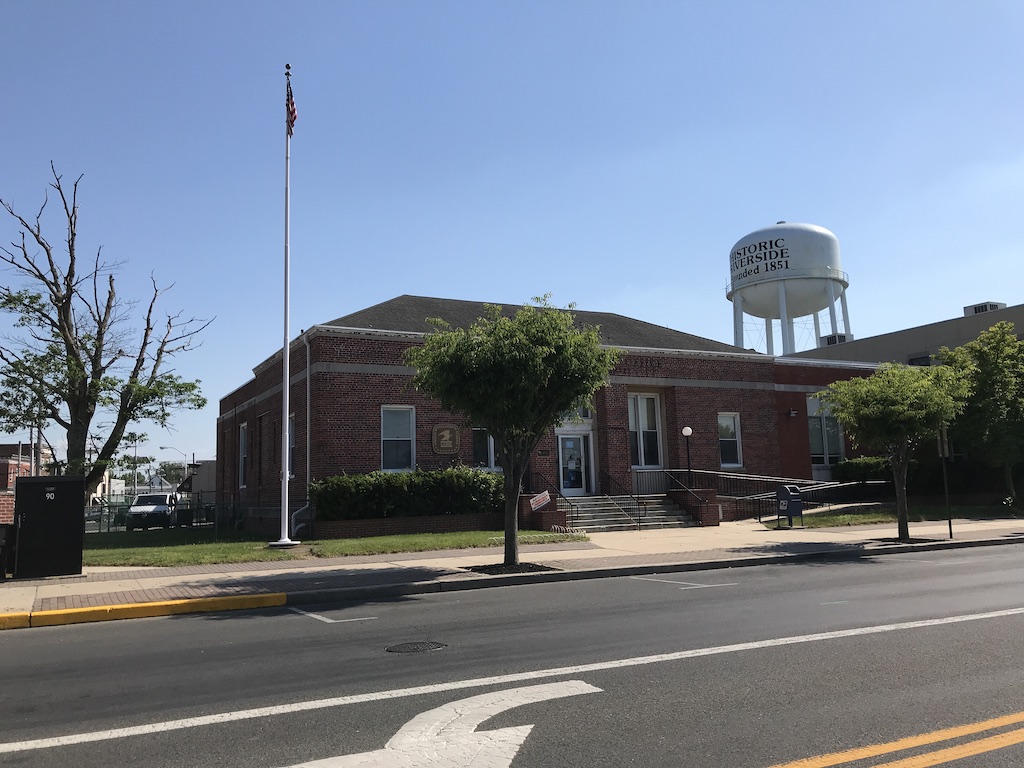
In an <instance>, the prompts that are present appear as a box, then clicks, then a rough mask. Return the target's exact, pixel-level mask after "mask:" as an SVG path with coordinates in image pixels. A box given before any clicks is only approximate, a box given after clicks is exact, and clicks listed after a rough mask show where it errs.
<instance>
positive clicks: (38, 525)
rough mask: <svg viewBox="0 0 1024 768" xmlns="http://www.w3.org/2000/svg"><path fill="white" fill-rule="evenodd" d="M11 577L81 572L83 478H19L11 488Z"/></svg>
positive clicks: (64, 574)
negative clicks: (13, 541) (13, 542)
mask: <svg viewBox="0 0 1024 768" xmlns="http://www.w3.org/2000/svg"><path fill="white" fill-rule="evenodd" d="M14 524H15V526H17V529H18V531H17V547H16V549H15V552H14V568H13V572H14V578H16V579H38V578H42V577H44V576H69V575H73V574H80V573H81V572H82V549H83V545H84V543H85V478H84V477H69V476H64V477H19V478H18V479H17V481H16V482H15V485H14Z"/></svg>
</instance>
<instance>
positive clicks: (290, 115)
mask: <svg viewBox="0 0 1024 768" xmlns="http://www.w3.org/2000/svg"><path fill="white" fill-rule="evenodd" d="M284 69H285V72H284V76H285V78H286V82H287V83H288V88H287V95H286V97H285V132H284V133H285V136H284V346H283V347H282V348H281V538H280V539H279V540H278V541H272V542H271V543H270V545H271V546H277V547H290V546H294V545H295V544H298V543H299V542H297V541H292V540H291V539H290V538H289V537H288V533H289V531H288V528H289V526H288V446H289V443H290V441H289V437H290V435H289V430H288V412H289V410H290V403H289V397H288V396H289V390H290V383H291V381H290V380H291V370H290V367H291V366H290V362H291V360H290V358H291V354H290V352H291V350H290V349H289V341H290V336H291V334H290V333H289V329H288V311H289V307H288V297H289V276H290V272H291V269H290V265H289V252H288V251H289V237H290V232H289V227H290V206H291V184H290V175H291V159H292V123H293V122H294V102H293V101H292V81H291V77H292V72H291V69H292V66H291V64H285V65H284Z"/></svg>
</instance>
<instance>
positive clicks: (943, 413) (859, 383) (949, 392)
mask: <svg viewBox="0 0 1024 768" xmlns="http://www.w3.org/2000/svg"><path fill="white" fill-rule="evenodd" d="M969 391H970V390H969V385H968V384H967V382H966V380H965V379H964V377H963V376H962V375H961V374H960V373H959V372H958V371H954V370H953V369H951V368H947V367H945V366H936V367H931V368H919V367H912V366H906V365H898V364H895V363H888V364H885V365H881V366H879V367H878V369H877V370H876V371H875V372H874V373H873V374H871V376H868V377H867V378H857V379H849V380H847V381H837V382H834V383H832V384H830V385H829V387H828V389H825V390H823V391H821V392H819V393H818V397H819V398H820V399H821V400H822V401H823V402H825V403H826V404H827V405H828V407H829V408H830V409H831V411H832V414H833V415H834V416H835V417H836V419H837V420H838V421H839V423H840V424H842V425H843V428H844V429H845V430H846V433H847V435H849V437H850V440H851V441H852V442H853V443H854V445H856V446H859V447H862V448H865V449H867V450H870V451H875V452H877V453H879V454H881V455H882V456H885V457H886V458H887V459H888V461H889V465H890V466H891V467H892V475H893V483H894V485H895V488H896V520H897V525H898V528H899V540H900V541H910V523H909V519H908V515H907V469H908V467H909V466H910V457H911V455H912V454H913V451H914V449H915V448H916V447H917V446H918V445H920V444H921V442H922V441H924V440H926V439H935V436H936V434H938V432H939V430H940V429H941V428H942V427H944V426H947V425H948V424H949V423H950V422H951V421H952V420H953V419H954V418H956V416H957V415H958V414H959V413H960V412H961V411H963V408H964V400H965V398H966V397H967V395H968V393H969Z"/></svg>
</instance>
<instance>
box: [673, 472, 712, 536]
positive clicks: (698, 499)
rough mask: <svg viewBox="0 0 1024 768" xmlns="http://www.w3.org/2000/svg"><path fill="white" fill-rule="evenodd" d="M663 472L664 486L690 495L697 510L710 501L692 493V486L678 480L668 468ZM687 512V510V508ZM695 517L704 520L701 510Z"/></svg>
mask: <svg viewBox="0 0 1024 768" xmlns="http://www.w3.org/2000/svg"><path fill="white" fill-rule="evenodd" d="M663 472H664V474H665V477H666V479H667V482H666V483H665V485H666V487H667V488H668V489H669V490H676V489H678V490H681V491H684V492H685V493H686V494H687V496H690V497H692V498H693V500H694V503H696V504H697V507H698V509H699V510H702V509H703V508H704V507H706V506H707V505H708V504H709V503H710V502H709V501H708V500H707V499H703V498H701V497H700V496H698V495H697V494H696V493H694V492H693V489H692V488H689V487H688V486H686V485H684V484H683V483H682V482H681V481H680V480H678V479H677V478H676V476H675V475H674V474H673V473H672V472H671V471H670V470H663ZM687 512H689V510H687ZM697 517H698V521H703V520H704V515H703V514H702V513H701V512H698V513H697ZM701 524H703V523H702V522H701Z"/></svg>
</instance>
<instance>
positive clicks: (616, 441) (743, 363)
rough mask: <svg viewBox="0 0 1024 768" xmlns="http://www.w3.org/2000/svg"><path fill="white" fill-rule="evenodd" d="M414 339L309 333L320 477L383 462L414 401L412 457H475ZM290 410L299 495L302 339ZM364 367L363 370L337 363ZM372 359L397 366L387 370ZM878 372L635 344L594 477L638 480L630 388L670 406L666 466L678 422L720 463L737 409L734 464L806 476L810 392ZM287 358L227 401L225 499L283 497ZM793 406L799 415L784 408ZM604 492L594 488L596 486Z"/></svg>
mask: <svg viewBox="0 0 1024 768" xmlns="http://www.w3.org/2000/svg"><path fill="white" fill-rule="evenodd" d="M414 341H415V340H414V339H387V338H381V337H371V336H365V337H347V336H343V335H340V334H332V333H321V334H319V335H317V336H315V337H313V338H312V339H311V340H310V345H311V351H312V357H313V370H314V373H313V376H312V386H311V390H312V406H313V413H314V417H313V424H312V435H311V441H310V442H311V451H310V452H311V455H312V460H311V466H310V474H311V476H312V478H313V479H322V478H325V477H329V476H332V475H336V474H341V473H345V472H347V473H362V472H371V471H375V470H378V469H380V450H381V447H380V422H381V405H382V404H387V405H400V406H413V407H414V408H415V420H416V438H415V451H416V466H417V467H419V468H422V469H437V468H441V467H445V466H449V465H451V464H453V463H464V464H472V451H473V441H472V430H471V428H470V426H469V425H467V424H466V423H465V421H464V419H463V418H462V417H460V416H456V415H454V414H451V413H447V412H445V411H443V410H442V409H441V408H440V406H439V405H438V404H437V403H436V402H434V401H433V400H431V399H429V398H427V397H424V396H423V395H421V394H419V393H418V392H416V391H415V390H413V389H411V387H410V386H409V383H410V380H411V371H409V370H403V368H404V362H403V353H404V352H405V350H406V349H408V348H409V346H411V345H412V344H413V343H414ZM290 365H291V375H292V381H293V383H292V386H291V390H290V410H291V412H292V413H294V414H295V432H296V434H295V466H294V477H293V479H292V481H291V485H290V490H289V494H290V498H291V499H292V500H293V501H304V500H305V499H306V495H307V492H306V484H305V480H306V464H305V456H306V431H305V430H306V379H305V370H306V348H305V345H304V344H303V343H301V342H300V343H298V344H296V345H295V346H294V347H293V351H292V356H291V362H290ZM332 366H333V367H335V368H336V367H338V366H349V367H351V366H361V367H363V369H362V370H360V369H356V370H348V371H337V370H334V371H331V370H330V368H331V367H332ZM374 366H392V368H390V369H388V370H387V371H386V372H381V371H376V372H375V371H374V370H373V367H374ZM867 373H870V371H868V370H865V369H863V368H861V369H849V368H846V369H844V368H842V367H822V366H812V365H804V364H801V365H790V364H779V363H777V362H775V361H774V359H773V358H769V357H763V358H754V359H744V358H739V357H736V358H719V357H711V356H702V355H681V354H664V353H657V352H654V353H649V354H642V353H639V352H634V353H631V354H627V355H625V356H623V358H622V359H621V360H620V362H619V364H618V365H617V366H616V369H615V371H614V372H613V380H612V383H610V384H609V385H608V386H607V387H604V388H602V389H600V390H599V391H598V392H597V393H596V395H595V398H594V400H595V412H594V436H593V439H594V446H595V457H594V458H595V480H596V481H597V482H598V484H600V472H602V471H603V472H607V473H608V474H609V475H610V476H612V477H613V478H615V480H617V481H618V482H619V483H620V484H621V486H623V487H625V488H630V487H631V479H632V478H631V471H630V460H629V431H628V410H627V409H628V395H629V394H630V393H634V392H654V393H657V394H658V395H659V396H660V399H661V404H662V430H663V433H662V435H663V446H662V450H663V455H662V464H663V466H665V467H666V468H671V469H683V468H685V467H686V441H685V440H684V439H683V437H682V428H683V427H684V426H689V427H691V428H692V429H693V435H692V436H691V438H690V459H691V464H692V467H693V468H694V469H707V470H719V469H721V459H720V454H719V444H718V414H719V413H739V415H740V430H741V446H742V460H743V466H742V467H740V468H738V469H737V471H740V472H746V473H750V474H759V475H773V476H784V477H795V478H799V477H810V476H811V466H810V456H809V453H810V446H809V442H808V437H807V423H806V422H807V420H806V397H807V394H809V393H811V392H813V391H816V390H817V389H820V388H823V387H824V386H826V385H827V384H828V383H830V382H831V381H834V380H837V379H842V378H849V377H851V376H857V375H866V374H867ZM280 385H281V364H280V361H279V360H278V361H274V362H272V363H269V364H267V365H266V366H265V367H261V368H258V370H257V372H256V375H255V377H254V378H253V379H252V380H251V381H249V382H247V383H246V384H244V385H243V386H242V387H240V388H239V389H238V390H236V391H235V392H233V393H231V394H230V395H228V396H227V397H225V398H224V399H223V400H222V401H221V414H222V417H221V419H220V420H219V421H218V449H217V456H218V466H217V498H218V500H219V501H235V502H249V503H272V502H273V501H274V500H277V499H280V495H281V492H280V480H279V476H280V466H281V395H280ZM790 410H794V411H796V413H797V415H796V416H795V417H790V416H789V415H788V413H789V411H790ZM442 422H444V423H451V424H454V425H457V426H458V427H459V430H460V450H459V452H458V453H457V454H455V455H447V454H436V453H434V452H433V450H432V440H431V438H432V431H433V428H434V426H435V425H436V424H438V423H442ZM242 423H247V424H248V425H249V459H248V477H249V481H248V483H247V487H246V488H244V489H240V488H239V487H238V467H237V465H238V459H237V450H238V447H237V441H238V429H239V426H240V425H241V424H242ZM530 469H531V471H532V472H537V473H540V474H542V475H543V476H544V477H545V478H546V480H547V481H548V482H549V483H551V484H557V482H558V471H559V468H558V451H557V443H556V439H555V436H554V434H553V433H550V434H549V435H548V436H546V437H545V438H544V439H543V440H542V441H541V443H540V444H539V445H538V448H537V450H536V451H535V452H534V455H533V457H532V459H531V466H530ZM595 490H596V489H595Z"/></svg>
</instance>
